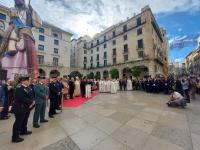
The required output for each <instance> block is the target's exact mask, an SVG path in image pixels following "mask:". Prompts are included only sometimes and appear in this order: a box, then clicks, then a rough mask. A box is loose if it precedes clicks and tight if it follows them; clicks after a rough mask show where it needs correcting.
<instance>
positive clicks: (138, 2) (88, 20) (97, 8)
mask: <svg viewBox="0 0 200 150" xmlns="http://www.w3.org/2000/svg"><path fill="white" fill-rule="evenodd" d="M26 2H28V0H26ZM0 3H1V4H3V5H6V6H8V7H13V6H14V0H0ZM31 4H32V6H33V8H34V9H35V10H36V11H37V12H38V13H39V14H40V16H41V18H42V19H43V20H45V21H48V22H50V23H52V24H54V25H56V26H58V27H60V28H62V29H64V30H67V31H69V32H72V33H74V34H75V36H83V35H85V34H87V35H90V36H93V35H94V34H96V33H99V32H100V31H102V30H104V29H106V28H107V27H109V26H112V25H113V24H116V23H118V22H120V21H121V20H126V19H127V17H131V16H133V14H134V13H138V12H140V10H141V8H142V7H144V6H145V5H149V6H150V7H151V9H152V11H153V13H154V14H155V16H156V19H157V21H158V24H159V25H160V26H164V27H165V28H166V29H167V36H168V38H169V40H170V39H173V38H174V37H177V36H185V35H189V34H198V33H200V19H199V18H200V0H167V1H163V0H31ZM191 18H192V19H191ZM188 28H190V30H188ZM188 51H189V50H188ZM172 55H173V56H175V55H176V54H172ZM178 57H179V58H177V59H180V57H184V56H178ZM175 58H176V56H175ZM173 59H174V58H173Z"/></svg>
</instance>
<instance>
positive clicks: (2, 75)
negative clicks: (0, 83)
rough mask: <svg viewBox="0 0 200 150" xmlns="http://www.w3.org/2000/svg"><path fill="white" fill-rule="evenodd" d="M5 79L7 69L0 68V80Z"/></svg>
mask: <svg viewBox="0 0 200 150" xmlns="http://www.w3.org/2000/svg"><path fill="white" fill-rule="evenodd" d="M6 79H7V70H3V69H0V80H6Z"/></svg>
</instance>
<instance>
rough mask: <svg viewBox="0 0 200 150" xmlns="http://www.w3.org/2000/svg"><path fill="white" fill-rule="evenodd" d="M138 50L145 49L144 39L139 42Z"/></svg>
mask: <svg viewBox="0 0 200 150" xmlns="http://www.w3.org/2000/svg"><path fill="white" fill-rule="evenodd" d="M138 48H144V45H143V39H140V40H138Z"/></svg>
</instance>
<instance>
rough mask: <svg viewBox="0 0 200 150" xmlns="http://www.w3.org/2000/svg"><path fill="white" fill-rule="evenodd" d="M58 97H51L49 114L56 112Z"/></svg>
mask: <svg viewBox="0 0 200 150" xmlns="http://www.w3.org/2000/svg"><path fill="white" fill-rule="evenodd" d="M56 100H57V99H56V98H50V107H49V116H52V115H54V114H55V113H56Z"/></svg>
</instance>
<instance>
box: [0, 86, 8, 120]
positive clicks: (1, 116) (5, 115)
mask: <svg viewBox="0 0 200 150" xmlns="http://www.w3.org/2000/svg"><path fill="white" fill-rule="evenodd" d="M1 86H2V88H3V89H2V90H3V91H2V92H3V93H4V103H3V111H2V112H1V114H0V120H6V119H8V118H9V117H8V109H9V104H8V85H7V84H2V85H1Z"/></svg>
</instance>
